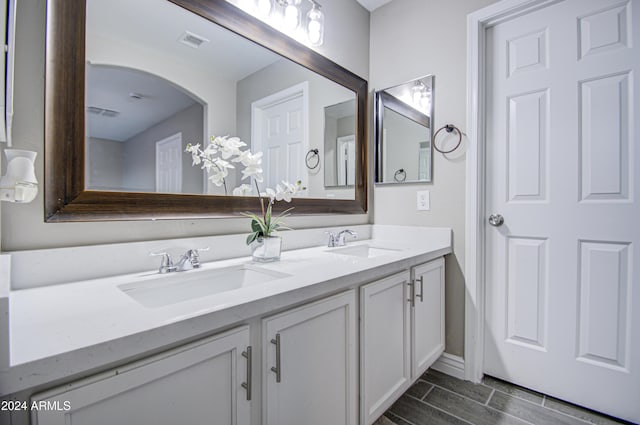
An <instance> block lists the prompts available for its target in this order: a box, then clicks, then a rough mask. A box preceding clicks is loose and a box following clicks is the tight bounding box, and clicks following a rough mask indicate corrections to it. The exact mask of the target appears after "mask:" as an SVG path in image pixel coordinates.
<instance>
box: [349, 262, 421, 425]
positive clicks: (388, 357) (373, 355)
mask: <svg viewBox="0 0 640 425" xmlns="http://www.w3.org/2000/svg"><path fill="white" fill-rule="evenodd" d="M408 283H409V271H405V272H402V273H398V274H394V275H392V276H390V277H387V278H385V279H382V280H378V281H376V282H373V283H369V284H367V285H364V286H362V287H361V288H360V388H361V389H360V403H361V413H360V416H361V418H360V422H361V423H362V424H364V425H369V424H371V423H373V422H374V421H375V420H376V419H377V418H378V417H380V415H382V414H383V413H384V412H385V410H387V408H388V407H389V406H391V404H393V402H394V401H395V400H396V399H397V398H398V397H399V396H400V395H401V394H402V393H403V392H404V391H405V390H406V389H407V388H408V387H409V385H411V365H410V362H411V355H410V354H411V352H410V348H411V344H410V334H409V331H410V325H409V322H410V318H409V313H410V312H409V309H410V300H409V291H408V287H409V286H408Z"/></svg>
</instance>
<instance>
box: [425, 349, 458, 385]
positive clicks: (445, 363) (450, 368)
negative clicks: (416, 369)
mask: <svg viewBox="0 0 640 425" xmlns="http://www.w3.org/2000/svg"><path fill="white" fill-rule="evenodd" d="M431 368H432V369H435V370H437V371H438V372H442V373H444V374H447V375H450V376H453V377H454V378H458V379H464V359H463V358H462V357H460V356H454V355H453V354H449V353H442V355H441V356H440V358H439V359H438V360H436V362H435V363H434V364H433V366H431Z"/></svg>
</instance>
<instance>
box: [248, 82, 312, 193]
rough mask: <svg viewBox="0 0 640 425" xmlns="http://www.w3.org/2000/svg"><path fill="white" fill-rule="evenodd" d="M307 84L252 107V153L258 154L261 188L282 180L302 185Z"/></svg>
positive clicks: (257, 102) (260, 101) (304, 179)
mask: <svg viewBox="0 0 640 425" xmlns="http://www.w3.org/2000/svg"><path fill="white" fill-rule="evenodd" d="M306 90H307V84H300V85H297V86H293V87H291V88H289V89H286V90H283V91H282V92H279V93H276V94H274V95H271V96H269V97H267V98H264V99H261V100H259V101H256V102H254V104H253V105H252V111H253V112H252V126H253V129H252V134H253V136H252V140H253V146H252V148H253V149H252V150H254V152H262V153H263V157H262V158H263V159H262V169H263V173H264V174H263V175H264V183H263V185H264V186H263V188H262V189H264V188H265V187H270V188H275V186H276V184H278V183H280V182H281V181H282V180H286V181H288V182H290V183H295V182H296V181H298V180H301V181H302V183H303V186H304V185H305V182H306V168H305V167H304V155H305V153H306V147H307V144H308V143H307V140H306V134H307V130H306V128H307V125H308V124H307V121H308V118H307V109H308V108H307V106H306V105H307V103H308V100H307V91H306Z"/></svg>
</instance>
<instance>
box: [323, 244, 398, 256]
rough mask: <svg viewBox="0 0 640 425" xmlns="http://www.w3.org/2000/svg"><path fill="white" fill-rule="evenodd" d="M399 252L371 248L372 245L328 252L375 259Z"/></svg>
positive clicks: (348, 247) (389, 249) (354, 246)
mask: <svg viewBox="0 0 640 425" xmlns="http://www.w3.org/2000/svg"><path fill="white" fill-rule="evenodd" d="M398 251H400V250H399V249H394V248H382V247H378V246H371V245H350V246H346V247H344V248H337V249H332V250H328V251H326V252H330V253H333V254H340V255H350V256H352V257H363V258H373V257H380V256H382V255H388V254H392V253H394V252H398Z"/></svg>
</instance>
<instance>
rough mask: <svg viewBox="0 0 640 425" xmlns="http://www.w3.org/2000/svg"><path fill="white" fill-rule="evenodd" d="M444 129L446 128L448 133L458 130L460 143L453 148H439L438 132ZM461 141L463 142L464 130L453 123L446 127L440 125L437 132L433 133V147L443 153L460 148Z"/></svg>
mask: <svg viewBox="0 0 640 425" xmlns="http://www.w3.org/2000/svg"><path fill="white" fill-rule="evenodd" d="M442 130H446V131H447V133H452V132H453V131H456V132H457V133H458V143H456V145H455V146H454V147H453V148H452V149H449V150H448V151H444V150H441V149H438V146H437V145H436V137H438V133H440V132H441V131H442ZM461 142H462V132H461V131H460V129H459V128H458V127H456V126H455V125H453V124H447V125H445V126H444V127H440V128H439V129H438V131H436V134H434V135H433V148H434V149H435V150H437V151H438V152H440V153H443V154H447V153H451V152H453V151H455V150H456V149H458V147H459V146H460V143H461Z"/></svg>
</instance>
